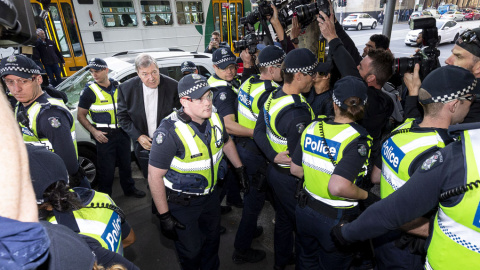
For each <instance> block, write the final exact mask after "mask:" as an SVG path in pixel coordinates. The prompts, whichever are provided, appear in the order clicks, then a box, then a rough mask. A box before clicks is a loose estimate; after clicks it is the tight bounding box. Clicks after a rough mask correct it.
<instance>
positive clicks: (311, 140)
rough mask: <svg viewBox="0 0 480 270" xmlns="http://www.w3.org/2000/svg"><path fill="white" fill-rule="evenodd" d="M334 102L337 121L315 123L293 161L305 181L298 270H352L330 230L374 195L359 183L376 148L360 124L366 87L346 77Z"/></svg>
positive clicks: (300, 208)
mask: <svg viewBox="0 0 480 270" xmlns="http://www.w3.org/2000/svg"><path fill="white" fill-rule="evenodd" d="M332 98H333V108H334V112H335V116H334V118H333V120H330V119H329V118H326V117H320V118H319V119H317V120H315V121H314V122H313V123H311V124H310V125H309V126H308V127H307V128H306V129H305V131H304V132H303V134H302V138H301V139H300V144H299V146H298V147H297V149H296V150H295V153H294V154H293V157H292V164H291V168H290V170H291V172H292V174H293V175H295V176H297V177H298V178H302V177H303V178H304V179H305V180H304V184H303V185H302V188H303V190H302V191H301V192H299V195H298V198H299V199H298V205H297V207H296V210H295V214H296V219H297V237H298V239H299V242H300V245H301V247H302V249H301V252H300V254H299V260H298V262H297V263H298V267H299V269H348V267H349V265H350V262H351V261H352V259H353V254H352V253H344V252H341V251H339V250H337V249H336V248H335V245H334V243H333V242H332V240H331V239H330V237H329V233H330V230H331V228H332V227H333V226H334V225H335V224H336V223H337V222H338V221H339V219H340V218H342V217H343V216H348V215H355V214H358V213H359V212H360V210H359V207H358V204H359V200H366V199H367V200H368V199H370V200H371V199H372V198H368V197H373V198H374V197H375V196H374V195H371V194H369V193H368V192H367V191H365V190H362V189H361V188H359V187H357V186H356V185H355V182H356V180H357V179H359V178H361V177H364V176H365V174H366V168H367V165H368V161H367V160H368V157H369V155H370V147H371V145H372V138H371V137H370V135H368V133H367V131H366V130H365V128H363V127H362V126H360V125H359V124H357V123H356V122H355V121H358V120H360V119H362V117H363V114H364V112H365V106H366V103H367V85H366V84H365V82H363V81H362V79H360V78H358V77H354V76H346V77H344V78H342V79H340V80H338V81H337V82H336V83H335V86H334V88H333V96H332Z"/></svg>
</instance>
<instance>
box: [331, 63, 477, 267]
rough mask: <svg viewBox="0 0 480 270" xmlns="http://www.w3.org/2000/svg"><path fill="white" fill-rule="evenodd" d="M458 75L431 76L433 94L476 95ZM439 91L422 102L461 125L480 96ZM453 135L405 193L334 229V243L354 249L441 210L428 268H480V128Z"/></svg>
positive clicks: (454, 130)
mask: <svg viewBox="0 0 480 270" xmlns="http://www.w3.org/2000/svg"><path fill="white" fill-rule="evenodd" d="M465 72H468V71H465ZM433 75H435V76H433ZM458 75H459V74H458V73H455V74H450V73H449V72H435V73H431V74H430V75H429V76H432V77H430V78H429V77H427V78H428V79H430V80H431V81H430V87H431V88H429V90H430V89H443V88H445V89H446V88H449V87H451V88H453V89H468V88H470V91H471V90H472V88H471V86H472V82H473V80H472V78H471V77H467V75H462V76H461V77H460V78H462V79H465V80H462V79H458V78H459V77H458ZM466 78H467V79H466ZM457 79H458V80H457ZM426 80H427V79H426ZM422 87H423V85H422ZM437 91H438V90H435V91H433V92H432V93H430V92H429V93H430V94H431V97H430V98H425V97H421V98H420V99H421V102H426V103H429V102H432V101H433V102H437V101H440V102H441V103H443V106H448V107H449V110H450V113H451V114H453V115H454V116H453V117H454V118H455V119H458V120H459V121H461V120H462V119H463V118H464V117H465V116H466V115H467V113H468V111H469V108H470V105H471V103H472V102H474V100H475V94H476V95H478V94H479V92H478V89H474V92H473V93H472V92H470V93H466V91H465V90H463V91H455V92H453V93H447V92H441V91H439V92H437ZM448 132H449V133H450V134H452V135H454V136H455V137H458V138H459V139H458V140H456V141H455V142H452V143H450V144H449V145H447V146H445V148H442V149H440V150H438V151H436V152H435V153H433V154H432V155H431V156H429V157H428V158H427V159H426V160H425V161H424V162H423V163H422V164H421V166H420V167H419V168H418V169H417V170H416V171H415V172H414V173H413V174H412V176H411V177H410V179H409V180H408V181H407V182H406V183H405V184H403V185H402V186H401V188H399V189H398V190H396V191H395V192H393V193H392V194H390V195H389V196H388V197H386V198H385V199H382V200H381V201H379V202H377V203H375V204H374V205H372V206H371V207H370V208H369V209H367V210H366V211H365V212H364V213H363V214H362V215H360V217H358V218H357V219H356V220H355V221H353V222H352V223H344V222H341V223H339V224H338V225H337V226H335V227H334V228H333V230H332V237H333V238H334V239H335V241H336V242H337V243H338V244H339V245H349V244H350V243H352V242H355V241H363V240H366V239H371V238H374V237H377V236H380V235H383V234H385V233H387V232H388V231H390V230H393V229H396V228H399V227H401V226H403V225H404V224H406V223H409V222H410V221H412V220H414V219H415V218H418V217H421V216H423V215H425V214H426V213H428V212H430V211H431V210H432V209H435V208H436V207H438V211H436V214H435V219H434V220H433V221H432V222H433V224H432V225H431V228H432V229H433V230H430V231H429V238H428V239H427V241H426V243H427V244H426V245H427V246H426V249H427V257H426V262H425V266H424V267H425V269H435V270H442V269H472V270H473V269H479V267H480V252H479V248H478V247H480V220H479V218H478V213H479V212H480V206H479V201H480V181H479V179H480V171H479V168H480V167H479V166H478V164H479V162H480V161H479V156H478V149H480V125H479V123H469V124H457V125H452V126H450V127H449V130H448ZM391 155H392V158H393V160H396V159H398V162H399V164H400V162H401V161H402V158H404V157H402V156H401V155H400V153H399V152H398V151H392V152H391Z"/></svg>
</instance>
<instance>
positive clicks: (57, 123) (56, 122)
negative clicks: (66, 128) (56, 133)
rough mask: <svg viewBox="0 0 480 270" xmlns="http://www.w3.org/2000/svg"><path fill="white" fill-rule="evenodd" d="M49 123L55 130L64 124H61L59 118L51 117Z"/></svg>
mask: <svg viewBox="0 0 480 270" xmlns="http://www.w3.org/2000/svg"><path fill="white" fill-rule="evenodd" d="M48 122H49V123H50V125H51V126H52V127H54V128H59V127H60V126H61V125H62V123H60V119H59V118H58V117H53V116H52V117H50V118H48Z"/></svg>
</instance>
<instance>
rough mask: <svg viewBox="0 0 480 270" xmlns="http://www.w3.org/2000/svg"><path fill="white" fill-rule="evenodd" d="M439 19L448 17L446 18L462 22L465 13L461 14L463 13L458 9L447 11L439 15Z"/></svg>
mask: <svg viewBox="0 0 480 270" xmlns="http://www.w3.org/2000/svg"><path fill="white" fill-rule="evenodd" d="M440 19H448V20H455V21H462V22H463V21H464V20H465V15H463V13H462V12H460V11H447V12H446V13H444V14H443V15H442V16H440Z"/></svg>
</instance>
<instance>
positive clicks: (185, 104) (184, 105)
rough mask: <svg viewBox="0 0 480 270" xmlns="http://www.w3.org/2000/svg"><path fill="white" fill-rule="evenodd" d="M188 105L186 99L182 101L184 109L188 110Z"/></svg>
mask: <svg viewBox="0 0 480 270" xmlns="http://www.w3.org/2000/svg"><path fill="white" fill-rule="evenodd" d="M188 103H189V102H188V100H186V99H184V98H181V99H180V104H182V107H184V108H188V105H189V104H188Z"/></svg>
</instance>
